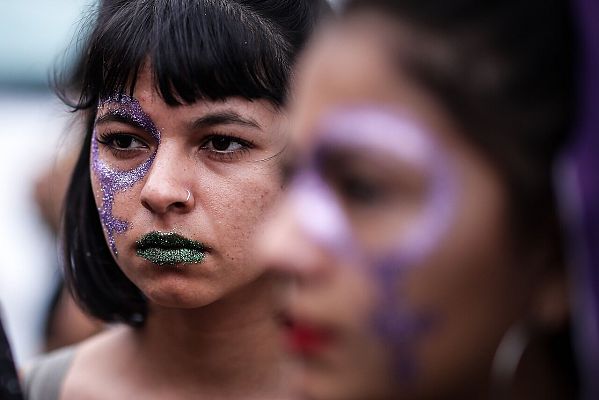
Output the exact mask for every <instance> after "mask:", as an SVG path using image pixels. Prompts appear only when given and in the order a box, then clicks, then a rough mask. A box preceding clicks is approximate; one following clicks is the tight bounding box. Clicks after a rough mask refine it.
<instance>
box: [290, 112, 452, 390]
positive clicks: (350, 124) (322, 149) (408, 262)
mask: <svg viewBox="0 0 599 400" xmlns="http://www.w3.org/2000/svg"><path fill="white" fill-rule="evenodd" d="M318 131H319V132H320V135H318V137H319V141H318V143H317V144H316V145H315V146H314V148H313V149H312V151H311V152H310V156H309V158H308V160H307V162H306V163H305V166H304V167H303V168H302V169H301V170H300V171H299V173H298V174H297V175H296V178H295V179H294V181H293V182H292V183H291V185H290V196H291V201H292V204H293V207H294V210H295V213H296V219H297V221H298V223H299V224H300V227H301V229H302V230H303V231H304V232H305V233H306V235H308V236H309V237H311V238H312V240H313V241H314V242H316V243H318V244H319V245H320V246H322V247H323V248H326V249H328V251H330V252H331V254H333V255H334V256H336V257H337V258H338V259H339V260H341V261H342V262H343V261H344V260H350V265H356V264H358V265H361V266H364V267H365V268H366V269H367V270H368V271H370V272H371V273H372V274H373V276H374V278H375V279H376V281H377V283H378V287H379V288H380V294H381V298H380V301H379V303H378V304H377V308H376V310H375V314H374V315H373V325H374V328H375V330H376V331H377V332H378V333H379V334H380V336H381V337H382V338H383V339H384V340H385V341H386V342H387V343H388V344H389V345H390V348H391V349H392V351H393V353H394V362H395V363H396V366H395V367H396V372H397V374H398V377H399V378H400V379H401V380H403V381H409V380H412V379H413V378H414V375H415V371H416V367H415V366H416V361H415V360H416V358H415V357H414V356H412V355H411V354H412V353H411V352H412V351H413V349H414V348H415V346H413V345H414V341H415V340H417V338H419V337H421V336H422V335H423V334H424V333H426V332H430V330H431V329H432V327H433V326H435V325H436V324H437V323H438V322H439V320H440V319H441V318H440V316H438V315H432V314H430V313H427V314H426V315H424V314H420V315H417V314H416V313H415V312H414V311H413V310H409V309H408V308H407V307H405V305H401V306H400V305H398V303H399V301H398V299H399V298H400V296H401V293H400V292H401V289H400V288H401V286H400V283H401V281H402V275H403V274H404V273H405V272H406V271H408V270H409V269H410V268H412V267H415V266H417V265H419V263H420V262H422V261H423V260H424V259H425V258H426V257H427V256H428V255H429V254H430V253H431V252H432V251H434V249H435V248H436V247H437V246H438V243H439V242H440V241H441V240H442V238H443V237H444V236H445V234H446V233H447V231H448V229H449V227H450V225H451V223H452V222H453V216H454V210H455V207H456V197H457V181H456V179H455V174H454V171H453V165H452V162H451V160H450V159H449V157H448V155H447V154H446V153H445V152H444V151H443V150H442V149H441V148H440V146H439V145H438V144H437V143H436V142H435V141H434V140H433V139H434V137H433V136H432V135H431V134H430V133H429V132H428V131H427V130H426V129H425V127H424V126H422V125H421V124H419V123H417V121H415V120H414V119H412V118H410V117H409V116H408V115H407V114H404V113H400V112H398V111H396V110H387V109H384V108H381V107H351V108H344V109H339V110H336V111H334V112H332V113H330V114H328V115H327V116H326V117H325V118H323V119H322V120H321V123H320V124H319V125H318ZM342 149H353V150H355V151H358V152H364V151H366V152H372V153H373V154H380V155H385V156H390V157H392V158H394V159H396V160H399V161H401V162H403V163H405V164H407V165H411V166H414V167H416V168H418V169H419V170H423V171H426V172H427V174H426V175H427V176H429V177H430V185H429V187H428V190H427V195H426V199H425V200H424V201H425V203H424V206H423V208H422V212H421V213H420V214H419V216H418V217H417V218H416V219H415V221H414V222H413V223H412V224H411V225H410V226H409V227H407V229H406V231H405V232H403V234H402V235H399V237H398V238H397V239H396V240H395V241H393V242H392V243H393V244H392V245H391V246H389V248H388V250H387V251H383V252H380V251H379V252H374V253H371V252H369V251H368V250H367V249H365V248H363V247H362V246H361V245H360V242H359V241H358V240H357V238H356V235H355V233H354V232H353V231H352V227H351V224H350V222H349V221H348V218H347V215H346V214H345V212H344V210H343V206H342V205H341V204H340V203H339V200H338V199H337V198H336V195H335V193H334V189H333V188H331V187H329V186H328V185H327V184H326V179H325V178H324V176H323V174H324V173H323V171H321V170H320V169H319V168H320V167H319V165H320V164H322V163H321V162H320V160H319V157H320V155H322V154H327V153H331V152H333V153H334V152H335V151H340V150H342Z"/></svg>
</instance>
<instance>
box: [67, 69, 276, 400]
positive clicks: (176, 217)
mask: <svg viewBox="0 0 599 400" xmlns="http://www.w3.org/2000/svg"><path fill="white" fill-rule="evenodd" d="M133 97H134V98H135V99H137V101H138V102H139V104H140V105H141V107H142V109H143V111H144V112H145V113H146V114H147V115H148V116H149V117H150V118H151V119H152V121H153V123H154V125H155V126H156V127H157V128H158V130H159V131H160V144H159V145H158V143H157V141H155V140H154V141H153V140H152V137H151V135H149V134H148V132H144V130H143V129H140V128H138V127H135V126H133V125H129V124H126V123H123V122H118V121H111V120H107V119H104V122H102V123H97V125H96V132H97V134H98V136H99V137H103V138H104V139H102V141H103V142H104V144H102V143H100V148H99V157H100V158H102V160H103V161H104V162H105V163H106V164H107V165H110V166H111V168H114V169H118V170H123V171H125V170H129V169H132V168H135V167H136V166H137V165H139V164H140V163H142V162H144V161H145V160H146V159H147V157H149V155H150V154H152V153H154V152H155V159H154V161H153V163H152V165H151V167H150V170H149V171H148V173H147V174H146V175H145V176H144V177H143V178H142V179H141V180H140V181H139V182H137V183H135V184H134V185H133V186H132V187H131V188H129V189H127V190H125V191H122V192H118V193H117V194H116V195H115V199H114V205H113V209H112V211H113V214H114V216H115V217H116V218H118V219H119V220H123V221H126V222H127V224H128V229H127V230H126V231H125V232H124V233H119V234H116V235H115V244H116V248H117V250H118V256H117V255H113V256H114V257H115V261H116V262H117V264H118V265H119V267H120V268H121V269H122V270H123V272H124V273H125V275H126V276H127V277H128V278H129V279H130V280H131V281H132V282H133V283H134V284H135V285H136V286H137V287H139V288H140V290H141V291H142V292H143V293H144V295H145V296H146V297H147V299H148V303H149V315H148V318H147V320H146V323H145V325H144V327H142V328H140V329H133V328H129V327H119V328H115V329H112V330H110V331H108V332H106V333H103V334H101V335H99V336H97V337H96V338H93V339H92V340H90V341H87V342H85V343H84V344H83V345H82V346H80V347H79V348H78V351H77V354H76V357H75V360H74V363H73V365H72V368H71V369H70V370H69V373H68V375H67V377H66V381H65V385H64V387H63V391H62V397H61V398H62V399H76V398H77V399H96V398H98V399H100V398H102V399H105V398H111V399H128V398H144V399H187V398H194V399H203V398H206V399H230V398H257V399H258V398H259V399H263V398H264V399H269V398H282V397H284V395H283V392H284V391H285V389H284V387H282V386H281V375H282V369H283V366H282V363H281V361H282V360H281V356H280V351H279V348H278V346H277V343H278V341H277V340H276V339H277V335H276V333H277V332H276V323H275V317H276V315H277V313H278V311H279V310H278V309H277V306H276V303H275V301H274V300H273V299H274V298H276V297H278V296H277V291H278V287H279V280H278V279H277V278H274V277H272V276H270V275H269V274H264V269H263V267H262V266H260V265H258V264H257V263H256V261H255V257H254V256H253V252H254V249H253V246H252V238H253V236H254V235H255V233H256V231H257V230H258V229H259V227H260V222H261V221H262V220H263V219H264V218H265V215H266V214H267V213H268V210H269V208H270V207H271V205H272V203H273V202H275V201H276V199H277V198H278V196H279V193H280V186H281V182H280V173H279V166H278V162H277V159H276V157H275V158H272V156H273V155H275V154H277V153H278V152H279V151H280V150H281V148H280V146H281V141H280V139H281V138H282V132H283V131H284V130H283V127H284V124H285V117H284V115H282V113H281V112H280V111H278V110H277V109H275V107H273V106H272V105H271V104H270V103H268V102H266V101H260V100H257V101H253V102H250V101H246V100H242V99H237V98H231V99H228V100H226V101H222V102H208V101H201V102H197V103H194V104H191V105H185V106H180V107H169V106H168V105H166V104H165V103H164V101H163V100H162V98H161V97H160V96H159V95H158V94H157V93H156V91H155V90H154V88H153V84H152V81H151V74H150V73H149V70H148V69H147V68H146V69H144V70H143V71H142V73H141V74H140V76H139V79H138V83H137V85H136V88H135V91H134V93H133ZM110 107H113V105H110V106H102V107H100V109H99V112H98V121H100V120H102V119H103V118H102V116H103V115H105V114H106V113H107V111H108V109H110ZM225 111H226V112H228V113H229V114H232V113H235V114H236V115H237V116H238V117H240V119H243V120H246V121H253V122H252V123H253V124H254V123H255V125H256V126H250V124H249V123H240V122H235V121H232V120H228V121H225V122H224V123H223V122H222V121H221V123H218V124H214V125H211V126H205V125H204V126H196V127H192V123H193V122H194V121H197V120H198V119H199V118H204V117H208V116H210V115H214V114H215V113H221V114H222V113H223V112H225ZM115 132H116V133H118V134H119V135H125V136H127V137H128V139H124V138H123V137H120V138H119V139H118V140H112V142H110V141H107V140H105V138H106V135H108V134H114V133H115ZM215 134H228V135H233V136H236V137H237V138H239V139H243V140H245V141H248V142H250V141H251V142H252V143H253V146H252V147H251V148H248V149H246V150H243V152H238V153H229V154H224V155H223V154H217V153H218V151H217V150H216V147H215V145H214V142H213V141H212V139H211V138H212V137H211V136H210V135H215ZM131 137H133V138H134V139H135V140H131ZM239 148H240V147H239V145H238V143H236V142H232V144H230V145H229V146H228V147H226V149H225V150H227V151H229V150H232V149H233V150H235V149H239ZM115 149H116V150H117V151H116V152H115ZM265 159H266V161H261V160H265ZM91 173H92V188H93V191H94V194H95V198H96V204H97V205H98V207H100V206H101V204H102V195H103V193H102V191H101V188H100V185H99V182H98V179H97V177H96V176H95V175H94V172H93V171H92V172H91ZM187 190H189V191H190V192H191V196H190V198H189V200H188V201H186V198H187ZM151 231H163V232H173V231H174V232H176V233H178V234H180V235H183V236H185V237H187V238H190V239H193V240H196V241H199V242H201V243H204V244H205V246H207V248H208V250H207V252H206V256H205V259H204V261H203V262H202V263H200V264H181V265H166V266H158V265H156V264H153V263H151V262H149V261H148V260H146V259H143V258H141V257H139V256H137V255H136V252H135V242H136V240H138V239H139V238H140V237H141V236H142V235H143V234H145V233H148V232H151ZM123 376H126V377H127V379H123Z"/></svg>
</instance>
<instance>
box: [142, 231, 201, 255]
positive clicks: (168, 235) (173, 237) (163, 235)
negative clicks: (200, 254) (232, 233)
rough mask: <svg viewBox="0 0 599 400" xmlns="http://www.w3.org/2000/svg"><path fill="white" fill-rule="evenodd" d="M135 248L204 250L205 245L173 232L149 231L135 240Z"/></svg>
mask: <svg viewBox="0 0 599 400" xmlns="http://www.w3.org/2000/svg"><path fill="white" fill-rule="evenodd" d="M135 244H136V246H137V250H138V251H141V250H146V249H150V248H161V249H167V250H168V249H192V250H198V251H206V246H204V245H203V244H202V243H200V242H196V241H195V240H191V239H188V238H186V237H184V236H181V235H179V234H177V233H174V232H157V231H155V232H150V233H146V234H145V235H143V236H142V237H141V238H140V239H139V240H138V241H137V242H135Z"/></svg>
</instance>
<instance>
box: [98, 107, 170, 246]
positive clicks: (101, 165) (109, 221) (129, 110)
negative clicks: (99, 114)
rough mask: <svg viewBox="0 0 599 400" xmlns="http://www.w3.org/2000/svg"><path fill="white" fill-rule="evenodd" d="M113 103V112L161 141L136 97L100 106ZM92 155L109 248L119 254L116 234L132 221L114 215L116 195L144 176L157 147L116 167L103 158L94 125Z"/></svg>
mask: <svg viewBox="0 0 599 400" xmlns="http://www.w3.org/2000/svg"><path fill="white" fill-rule="evenodd" d="M112 105H114V108H113V109H111V110H110V113H112V114H115V115H119V116H122V117H124V118H126V119H128V120H131V121H132V122H134V123H136V124H137V125H139V126H140V127H142V128H143V129H144V130H145V131H147V132H148V133H149V134H150V135H152V136H153V137H154V139H156V142H157V143H158V144H159V143H160V132H159V131H158V129H157V128H156V126H155V125H154V123H153V122H152V120H151V118H150V117H149V116H148V115H147V114H146V113H145V112H144V111H143V109H142V108H141V105H140V104H139V102H138V101H137V100H136V99H134V98H132V97H130V96H127V95H118V96H113V97H109V98H107V99H104V100H102V101H100V104H99V108H101V107H104V106H112ZM91 156H92V160H91V162H92V170H93V172H94V175H95V176H96V178H97V179H98V182H99V184H100V190H101V191H102V205H101V206H100V207H98V213H99V214H100V221H101V222H102V225H103V226H104V230H105V231H106V236H107V238H108V244H109V246H110V249H111V250H112V252H113V254H114V255H115V256H117V255H118V252H117V248H116V244H115V239H114V235H115V234H120V233H124V232H125V231H127V229H128V228H129V223H128V222H127V221H123V220H120V219H118V218H116V217H115V216H114V213H113V205H114V197H115V195H116V193H118V192H122V191H125V190H127V189H130V188H131V187H133V185H135V183H137V182H139V181H140V180H142V179H143V177H144V176H145V175H146V174H147V173H148V171H149V170H150V167H151V166H152V163H153V162H154V158H155V157H156V151H154V152H153V153H152V155H150V157H149V158H148V159H147V160H146V161H144V162H143V163H142V164H140V165H139V166H137V167H136V168H133V169H131V170H129V171H119V170H116V169H113V168H111V167H109V166H108V165H107V164H106V163H105V162H104V161H103V160H101V159H100V152H99V148H98V140H97V132H96V130H95V129H94V132H93V138H92V143H91Z"/></svg>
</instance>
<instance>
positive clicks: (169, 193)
mask: <svg viewBox="0 0 599 400" xmlns="http://www.w3.org/2000/svg"><path fill="white" fill-rule="evenodd" d="M182 158H183V157H182V156H180V155H177V154H176V153H175V152H174V151H170V152H167V151H164V152H159V153H157V154H156V157H155V159H154V162H153V163H152V167H151V168H150V171H149V172H148V176H147V178H146V180H145V182H144V186H143V188H142V190H141V194H140V200H141V204H142V205H143V206H144V207H145V208H146V209H148V210H150V211H151V212H152V213H154V214H158V215H162V214H167V213H169V212H178V213H185V212H188V211H190V210H191V209H193V207H194V204H195V199H194V193H193V192H192V188H191V187H188V186H186V185H185V184H184V183H183V182H184V181H185V180H184V177H185V163H183V162H181V159H182Z"/></svg>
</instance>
